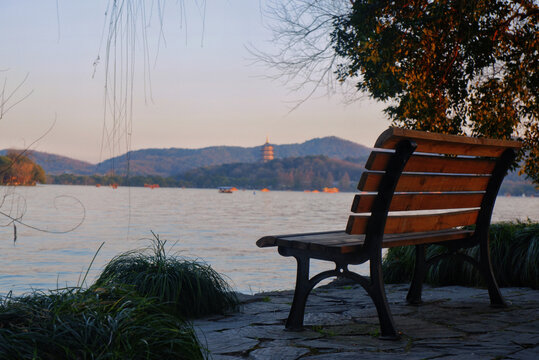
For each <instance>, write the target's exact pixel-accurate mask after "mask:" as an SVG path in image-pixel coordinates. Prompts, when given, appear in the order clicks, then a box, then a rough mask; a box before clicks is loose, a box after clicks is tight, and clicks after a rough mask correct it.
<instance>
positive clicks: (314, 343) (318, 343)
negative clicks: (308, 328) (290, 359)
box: [296, 339, 358, 352]
mask: <svg viewBox="0 0 539 360" xmlns="http://www.w3.org/2000/svg"><path fill="white" fill-rule="evenodd" d="M296 345H298V346H302V347H306V348H313V349H317V350H318V351H320V352H325V350H328V349H329V350H332V351H356V350H357V349H358V348H357V346H356V345H352V344H343V343H340V342H336V341H334V340H333V339H331V340H328V339H316V340H300V341H296Z"/></svg>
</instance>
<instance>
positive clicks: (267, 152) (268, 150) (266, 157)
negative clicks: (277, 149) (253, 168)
mask: <svg viewBox="0 0 539 360" xmlns="http://www.w3.org/2000/svg"><path fill="white" fill-rule="evenodd" d="M271 160H273V146H271V145H270V143H269V140H268V138H267V137H266V143H265V144H264V146H262V161H263V162H268V161H271Z"/></svg>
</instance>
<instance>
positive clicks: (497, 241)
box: [382, 221, 539, 289]
mask: <svg viewBox="0 0 539 360" xmlns="http://www.w3.org/2000/svg"><path fill="white" fill-rule="evenodd" d="M489 236H490V254H491V261H492V265H493V270H494V276H495V277H496V279H497V281H498V284H499V285H500V286H528V287H531V288H533V289H539V223H532V222H530V221H528V222H516V223H498V224H492V225H491V227H490V235H489ZM444 251H445V248H444V247H443V246H441V245H430V246H428V248H427V258H429V257H431V256H434V255H438V254H441V253H443V252H444ZM463 253H465V254H467V255H469V256H471V257H472V258H474V259H478V257H479V247H478V246H475V247H473V248H470V249H466V250H464V251H463ZM414 264H415V248H414V247H413V246H406V247H396V248H391V249H389V251H388V252H387V254H386V256H385V258H384V261H383V264H382V269H383V273H384V281H385V282H387V283H400V282H409V281H410V280H411V277H412V274H413V269H414ZM425 282H427V283H430V284H434V285H466V286H484V282H483V279H482V277H481V276H480V274H479V272H478V271H477V270H476V269H475V268H473V267H472V266H471V265H470V264H469V263H467V262H465V261H463V260H462V259H460V258H458V257H448V258H444V259H442V260H441V261H439V262H438V263H436V264H434V265H433V266H431V267H430V268H429V270H428V272H427V276H426V279H425Z"/></svg>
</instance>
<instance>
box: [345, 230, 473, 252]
mask: <svg viewBox="0 0 539 360" xmlns="http://www.w3.org/2000/svg"><path fill="white" fill-rule="evenodd" d="M473 233H474V231H473V230H463V229H449V230H441V231H427V232H419V233H408V234H388V235H384V240H383V242H382V247H384V248H391V247H395V246H407V245H418V244H431V243H437V242H442V241H450V240H460V239H466V238H469V237H471V236H472V235H473ZM351 236H354V235H351Z"/></svg>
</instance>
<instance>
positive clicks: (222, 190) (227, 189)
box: [219, 186, 234, 194]
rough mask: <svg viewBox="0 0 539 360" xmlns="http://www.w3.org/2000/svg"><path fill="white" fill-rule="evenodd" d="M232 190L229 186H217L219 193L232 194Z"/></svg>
mask: <svg viewBox="0 0 539 360" xmlns="http://www.w3.org/2000/svg"><path fill="white" fill-rule="evenodd" d="M233 191H234V190H233V189H232V187H231V186H221V187H219V192H220V193H221V194H232V192H233Z"/></svg>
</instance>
